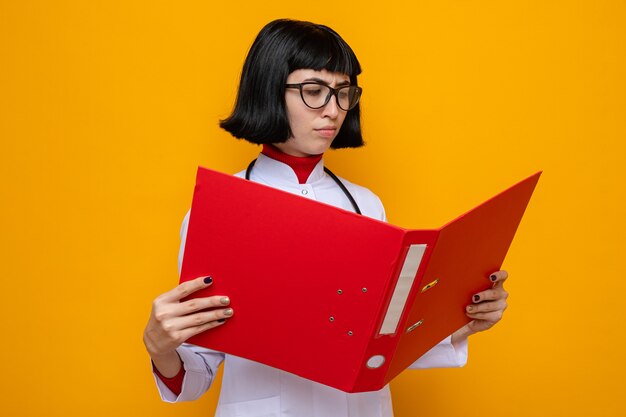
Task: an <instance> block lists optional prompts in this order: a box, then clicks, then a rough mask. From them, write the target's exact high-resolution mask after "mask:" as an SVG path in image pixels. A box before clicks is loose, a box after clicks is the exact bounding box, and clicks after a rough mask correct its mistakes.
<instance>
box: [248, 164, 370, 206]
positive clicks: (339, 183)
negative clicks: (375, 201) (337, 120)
mask: <svg viewBox="0 0 626 417" xmlns="http://www.w3.org/2000/svg"><path fill="white" fill-rule="evenodd" d="M255 162H256V159H255V160H253V161H252V162H250V165H248V168H247V169H246V179H247V180H249V179H250V174H251V173H252V168H253V167H254V163H255ZM324 172H325V173H327V174H328V175H329V176H330V178H332V179H333V181H335V182H336V183H337V185H338V186H339V188H341V191H343V193H344V194H345V195H346V197H348V200H350V203H351V204H352V207H354V211H355V212H356V213H357V214H361V210H360V209H359V205H358V204H357V203H356V201H355V200H354V197H352V194H350V191H348V189H347V188H346V186H345V185H343V183H342V182H341V180H340V179H339V178H337V176H336V175H335V174H333V173H332V172H331V171H330V169H328V168H326V167H324Z"/></svg>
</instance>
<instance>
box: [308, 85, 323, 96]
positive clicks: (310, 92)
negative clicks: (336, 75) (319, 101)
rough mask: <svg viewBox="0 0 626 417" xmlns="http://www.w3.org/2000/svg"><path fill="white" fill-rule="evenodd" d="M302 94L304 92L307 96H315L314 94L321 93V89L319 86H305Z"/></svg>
mask: <svg viewBox="0 0 626 417" xmlns="http://www.w3.org/2000/svg"><path fill="white" fill-rule="evenodd" d="M304 94H306V95H307V96H311V97H315V96H319V95H320V94H322V89H321V88H316V87H313V88H306V89H305V90H304Z"/></svg>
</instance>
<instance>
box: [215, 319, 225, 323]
mask: <svg viewBox="0 0 626 417" xmlns="http://www.w3.org/2000/svg"><path fill="white" fill-rule="evenodd" d="M225 321H226V319H219V320H218V321H217V322H218V323H224V322H225Z"/></svg>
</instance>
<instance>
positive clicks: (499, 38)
mask: <svg viewBox="0 0 626 417" xmlns="http://www.w3.org/2000/svg"><path fill="white" fill-rule="evenodd" d="M278 17H292V18H297V19H306V20H312V21H316V22H320V23H325V24H328V25H330V26H331V27H333V28H335V29H336V30H337V31H338V32H339V33H341V34H342V36H343V37H344V38H345V39H346V40H347V41H348V42H349V43H350V44H351V46H352V47H353V48H354V50H355V51H356V53H357V55H358V56H359V59H360V60H361V63H362V65H363V68H364V73H363V76H362V77H361V79H360V83H361V85H362V86H363V87H364V90H365V93H364V96H363V102H362V103H363V104H362V106H363V115H364V132H365V137H366V140H367V142H368V144H367V146H366V147H364V148H362V149H359V150H348V151H336V152H331V153H330V154H329V155H328V157H327V164H328V165H329V166H330V167H332V168H333V170H334V171H335V172H337V173H338V174H339V175H342V176H344V177H346V178H348V179H350V180H352V181H354V182H357V183H360V184H364V185H366V186H368V187H370V188H371V189H372V190H373V191H374V192H376V193H377V194H379V195H380V197H381V198H382V200H383V201H384V202H385V205H386V208H387V212H388V216H389V219H390V221H391V222H392V223H395V224H399V225H402V226H408V227H436V226H439V225H441V224H443V223H444V222H446V221H448V220H450V219H451V218H452V217H454V216H456V215H457V214H459V213H461V212H463V211H465V210H467V209H469V208H470V207H472V206H473V205H475V204H477V203H479V202H481V201H482V200H484V199H485V198H487V197H489V196H491V195H492V194H494V193H496V192H498V191H500V190H501V189H503V188H504V187H506V186H508V185H510V184H512V183H513V182H515V181H517V180H519V179H521V178H523V177H525V176H527V175H529V174H531V173H532V172H535V171H536V170H539V169H543V170H544V171H545V172H544V175H543V177H542V179H541V182H540V184H539V186H538V189H537V191H536V194H535V196H534V198H533V201H532V202H531V205H530V207H529V210H528V212H527V215H526V216H525V218H524V220H523V222H522V224H521V227H520V230H519V233H518V235H517V237H516V240H515V241H514V243H513V246H512V247H511V250H510V252H509V256H508V258H507V260H506V263H505V268H506V269H508V270H509V271H510V275H511V279H510V280H509V281H508V289H509V291H510V292H511V297H510V300H509V304H510V308H509V310H508V311H507V313H506V317H505V320H504V321H503V322H502V323H501V324H500V325H498V326H497V327H496V328H494V329H493V330H492V331H490V332H487V333H484V334H481V335H477V336H474V337H472V341H471V346H470V362H469V364H468V365H467V366H466V367H465V368H463V369H454V370H428V371H410V372H405V373H404V374H403V375H401V376H400V377H398V378H397V379H396V380H395V381H394V382H393V383H392V390H393V394H394V405H395V411H396V415H397V416H399V417H403V416H414V415H420V416H446V417H450V416H464V417H471V416H476V417H479V416H480V417H482V416H484V415H485V414H490V415H495V416H590V415H592V416H621V415H624V414H625V413H626V405H625V403H624V401H623V398H622V397H623V386H624V385H623V375H624V374H625V373H626V366H625V365H624V360H623V353H622V351H623V320H624V317H625V313H626V311H625V310H626V309H625V308H624V302H623V297H624V294H625V293H626V291H625V290H626V279H625V275H626V274H625V272H626V271H625V267H624V261H623V259H624V249H625V246H626V245H625V244H624V236H625V235H626V227H625V222H624V220H623V216H624V213H625V212H626V210H625V203H624V198H625V187H624V181H625V180H626V168H625V166H626V161H625V159H626V157H625V156H626V149H625V145H624V142H625V139H626V120H625V116H626V81H625V80H626V77H625V76H624V75H625V74H626V30H625V28H626V3H624V2H623V1H617V0H615V1H594V2H591V1H588V2H582V1H564V0H561V1H556V0H555V1H514V2H502V1H421V2H409V1H406V2H402V1H394V0H390V1H386V2H383V3H376V4H374V3H372V4H369V3H362V4H359V5H358V7H356V6H355V4H354V3H351V2H340V3H336V4H332V3H319V4H310V3H306V4H305V3H298V4H296V3H294V4H289V5H287V4H285V3H284V2H280V1H277V0H268V1H265V2H258V1H240V2H217V3H213V4H211V2H206V1H189V2H165V1H135V2H123V1H117V0H111V1H108V2H69V1H56V2H52V1H9V0H1V1H0V140H1V151H0V193H1V202H2V204H1V207H0V210H1V215H0V222H1V223H0V230H1V231H2V232H1V234H0V254H1V255H0V256H2V259H1V262H0V268H1V271H2V272H1V274H0V276H1V279H2V297H3V301H2V302H1V303H0V320H1V323H0V326H1V329H2V333H3V336H2V343H1V344H0V357H1V358H2V364H3V366H2V378H0V393H2V394H1V395H2V401H1V402H0V414H2V415H6V416H15V417H18V416H39V415H45V416H74V415H76V416H78V415H90V416H109V415H122V416H124V415H150V416H206V415H211V412H212V409H213V408H214V407H215V401H216V398H217V393H218V390H216V389H215V390H212V391H211V392H210V393H208V394H207V395H206V396H204V397H203V398H202V399H201V400H199V401H197V402H195V403H189V404H179V405H168V404H165V403H162V402H160V400H159V398H158V395H157V392H156V389H155V387H154V384H153V381H152V376H151V374H150V370H149V362H148V357H147V355H146V353H145V351H144V347H143V344H142V341H141V336H142V331H143V326H144V324H145V322H146V320H147V318H148V314H149V311H150V303H151V300H152V299H153V298H154V297H155V296H156V295H158V294H160V293H161V292H163V291H165V290H167V289H169V288H171V287H172V286H173V285H175V283H176V282H177V272H176V255H177V250H178V244H179V242H178V229H179V226H180V221H181V220H182V218H183V216H184V214H185V212H186V211H187V209H188V207H189V204H190V200H191V193H192V189H193V181H194V173H195V169H196V166H197V165H204V166H207V167H211V168H214V169H218V170H221V171H224V172H235V171H238V170H240V169H242V168H243V167H244V166H245V165H246V164H247V163H248V161H249V160H251V159H252V158H253V157H254V155H255V154H256V153H257V151H258V148H257V147H255V146H252V145H249V144H247V143H245V142H241V141H236V140H233V139H231V138H230V137H229V136H228V134H226V133H225V132H223V131H221V130H220V129H219V128H218V127H217V120H218V119H219V118H222V117H224V116H226V115H228V113H229V111H230V109H231V107H232V104H233V100H234V94H235V91H236V87H237V81H238V76H239V72H240V69H241V65H242V62H243V59H244V57H245V54H246V51H247V48H248V47H249V45H250V44H251V42H252V40H253V38H254V36H255V35H256V33H257V32H258V31H259V29H260V28H261V27H262V26H263V25H264V24H265V23H267V22H268V21H270V20H272V19H274V18H278ZM272 319H273V320H280V318H279V317H277V318H272Z"/></svg>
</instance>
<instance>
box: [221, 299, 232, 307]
mask: <svg viewBox="0 0 626 417" xmlns="http://www.w3.org/2000/svg"><path fill="white" fill-rule="evenodd" d="M229 303H230V298H228V297H222V298H220V304H222V305H225V306H226V305H228V304H229Z"/></svg>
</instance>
